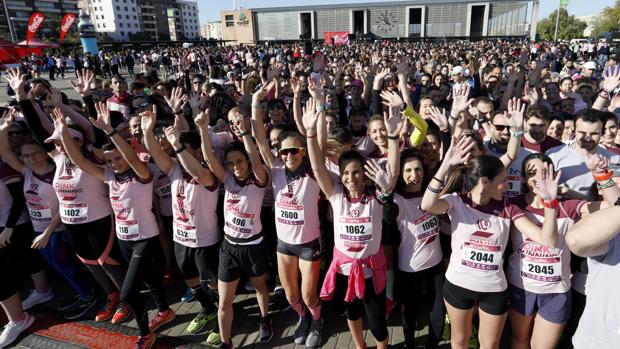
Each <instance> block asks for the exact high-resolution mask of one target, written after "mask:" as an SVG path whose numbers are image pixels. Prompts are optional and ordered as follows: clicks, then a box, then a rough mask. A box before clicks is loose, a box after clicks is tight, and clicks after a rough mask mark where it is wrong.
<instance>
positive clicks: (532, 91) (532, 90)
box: [525, 85, 540, 105]
mask: <svg viewBox="0 0 620 349" xmlns="http://www.w3.org/2000/svg"><path fill="white" fill-rule="evenodd" d="M525 95H526V96H527V99H528V100H529V101H530V105H536V104H538V100H539V99H540V98H539V96H538V90H537V89H536V87H529V86H528V85H525Z"/></svg>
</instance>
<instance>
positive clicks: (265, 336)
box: [258, 315, 273, 344]
mask: <svg viewBox="0 0 620 349" xmlns="http://www.w3.org/2000/svg"><path fill="white" fill-rule="evenodd" d="M271 338H273V330H272V328H271V317H270V316H269V315H267V317H264V318H262V319H261V320H260V328H259V330H258V339H259V341H260V342H261V343H263V344H265V343H269V341H270V340H271Z"/></svg>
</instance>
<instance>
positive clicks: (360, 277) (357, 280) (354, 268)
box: [320, 247, 387, 303]
mask: <svg viewBox="0 0 620 349" xmlns="http://www.w3.org/2000/svg"><path fill="white" fill-rule="evenodd" d="M345 263H351V272H350V274H349V282H348V286H347V293H346V295H345V297H344V300H345V302H349V303H350V302H353V300H354V299H355V297H357V298H359V299H364V290H365V286H366V279H365V278H364V266H366V267H369V268H370V269H371V271H372V282H373V285H374V287H375V293H376V294H379V293H381V292H383V289H384V288H385V284H386V282H387V278H386V261H385V254H384V253H383V247H381V249H380V250H379V252H377V253H376V254H374V255H372V256H370V257H367V258H361V259H358V258H351V257H349V256H346V255H344V254H343V253H342V252H340V251H338V249H336V248H334V258H333V259H332V263H331V264H330V266H329V269H328V270H327V275H325V281H324V282H323V287H322V288H321V294H320V298H321V299H322V300H330V299H332V297H333V296H334V292H335V291H336V274H337V273H338V269H339V268H340V265H342V264H345Z"/></svg>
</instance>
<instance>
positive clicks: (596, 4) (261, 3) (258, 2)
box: [198, 0, 614, 24]
mask: <svg viewBox="0 0 620 349" xmlns="http://www.w3.org/2000/svg"><path fill="white" fill-rule="evenodd" d="M385 1H393V0H368V1H366V0H288V1H285V0H246V1H243V0H236V5H237V8H238V7H242V6H244V7H247V8H260V7H276V6H303V5H310V6H314V5H324V4H347V3H360V2H385ZM569 1H570V2H569V5H568V12H569V13H570V14H571V15H575V16H585V15H593V14H596V13H599V12H601V11H602V10H603V9H604V8H605V7H606V6H611V5H612V4H613V3H614V0H569ZM233 2H235V1H233V0H198V7H199V8H200V22H201V24H205V23H206V22H208V21H217V20H220V11H222V10H231V9H233V6H234V5H233ZM429 2H430V1H429ZM559 2H560V1H559V0H540V13H539V18H543V17H546V16H548V15H549V14H550V13H551V12H552V11H553V10H554V9H556V8H557V7H558V4H559Z"/></svg>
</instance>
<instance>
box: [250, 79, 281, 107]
mask: <svg viewBox="0 0 620 349" xmlns="http://www.w3.org/2000/svg"><path fill="white" fill-rule="evenodd" d="M276 83H277V82H276V80H271V81H269V83H268V84H267V86H263V87H261V88H260V89H259V90H258V91H256V92H254V95H252V100H253V101H254V102H256V103H260V102H262V101H263V100H264V99H265V98H266V97H267V95H268V94H269V92H270V91H271V90H272V89H273V88H274V87H275V86H276Z"/></svg>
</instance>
